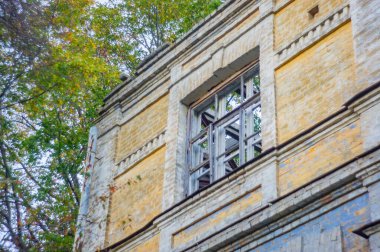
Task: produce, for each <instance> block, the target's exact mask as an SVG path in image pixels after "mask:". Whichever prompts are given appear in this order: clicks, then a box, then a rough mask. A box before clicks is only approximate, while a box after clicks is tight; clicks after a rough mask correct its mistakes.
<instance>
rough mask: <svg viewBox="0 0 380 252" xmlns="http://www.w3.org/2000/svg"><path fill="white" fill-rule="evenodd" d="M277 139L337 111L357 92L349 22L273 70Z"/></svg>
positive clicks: (296, 131)
mask: <svg viewBox="0 0 380 252" xmlns="http://www.w3.org/2000/svg"><path fill="white" fill-rule="evenodd" d="M275 76H276V97H277V116H278V118H277V128H278V140H279V143H282V142H284V141H286V140H288V139H290V138H291V137H293V136H294V135H296V134H298V133H300V132H301V131H303V130H305V129H308V128H310V127H311V126H313V125H314V124H316V123H318V122H320V121H321V120H323V119H324V118H326V117H327V116H329V115H331V114H333V113H334V112H336V111H337V110H339V109H340V108H341V106H342V104H343V103H344V102H345V101H347V100H348V99H349V98H350V96H349V95H347V94H355V93H357V92H358V91H359V87H357V86H356V85H355V64H354V56H353V45H352V30H351V23H347V24H345V25H344V26H342V27H341V28H339V29H338V30H336V31H335V32H334V33H332V34H330V35H329V36H328V37H326V38H324V39H323V40H321V41H319V42H318V43H317V44H316V45H314V46H313V47H311V48H310V49H308V50H307V51H305V52H303V53H302V54H300V55H299V56H297V57H296V58H295V59H293V60H292V61H290V62H289V63H287V64H285V65H284V66H282V67H281V68H279V69H278V70H276V72H275Z"/></svg>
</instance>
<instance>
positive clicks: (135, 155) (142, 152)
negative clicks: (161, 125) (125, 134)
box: [114, 130, 166, 177]
mask: <svg viewBox="0 0 380 252" xmlns="http://www.w3.org/2000/svg"><path fill="white" fill-rule="evenodd" d="M165 133H166V130H164V131H162V132H161V133H159V134H158V135H157V136H155V137H154V138H152V139H150V140H149V141H148V142H146V143H145V144H144V145H143V146H141V147H140V148H138V149H137V150H136V151H134V152H132V153H131V154H129V155H128V156H127V157H126V158H124V159H122V160H121V161H120V162H118V163H117V164H116V168H115V171H114V177H117V176H119V175H121V174H122V173H124V172H125V171H127V170H128V169H129V168H130V167H132V166H133V165H135V164H136V163H138V162H140V161H141V160H142V159H144V158H145V157H147V156H148V155H149V154H151V153H152V152H154V151H155V150H157V149H158V148H160V147H161V146H163V145H164V144H165Z"/></svg>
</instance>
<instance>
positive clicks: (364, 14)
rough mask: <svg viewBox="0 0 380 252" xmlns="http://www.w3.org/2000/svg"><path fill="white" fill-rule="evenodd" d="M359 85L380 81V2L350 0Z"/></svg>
mask: <svg viewBox="0 0 380 252" xmlns="http://www.w3.org/2000/svg"><path fill="white" fill-rule="evenodd" d="M350 5H351V8H350V9H351V20H352V32H353V38H354V52H355V60H356V64H357V68H356V78H357V82H358V85H360V86H362V87H366V86H368V85H371V84H373V83H376V82H378V81H380V43H379V41H380V28H379V27H380V1H378V0H350Z"/></svg>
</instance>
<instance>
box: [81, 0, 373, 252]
mask: <svg viewBox="0 0 380 252" xmlns="http://www.w3.org/2000/svg"><path fill="white" fill-rule="evenodd" d="M379 10H380V0H257V1H254V0H230V1H226V3H225V4H224V5H223V6H221V7H220V8H219V9H218V10H217V11H216V12H215V13H213V14H212V15H210V16H209V17H208V18H206V19H205V20H203V22H201V23H200V24H199V25H197V26H196V27H194V28H193V29H192V30H191V31H189V32H188V33H187V34H186V35H185V36H184V37H183V38H181V39H180V40H178V41H177V42H176V43H175V44H173V45H166V46H163V47H162V48H160V49H159V50H158V51H157V52H156V53H155V54H154V55H151V56H150V57H149V58H148V59H147V60H146V61H145V62H143V63H142V64H141V65H140V67H139V69H138V75H137V77H136V78H134V79H129V80H126V81H124V83H122V84H121V85H120V86H118V87H117V88H116V89H115V90H113V92H112V93H110V94H109V95H108V97H107V98H106V99H105V105H104V107H103V109H102V110H101V112H100V115H99V119H98V120H97V123H96V126H95V127H93V128H92V129H91V134H90V143H89V152H88V158H87V164H88V172H89V177H88V179H87V182H86V186H85V190H84V192H83V196H82V202H81V208H80V216H79V220H78V225H79V226H78V232H77V238H76V248H77V249H78V250H79V249H82V250H83V251H95V250H97V249H99V250H104V251H161V252H167V251H178V252H179V251H292V252H293V251H294V252H298V251H329V252H330V251H380V227H379V226H380V224H379V223H380V149H379V144H380V99H379V98H380V85H379V83H380V12H379Z"/></svg>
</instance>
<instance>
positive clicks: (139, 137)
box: [116, 95, 168, 162]
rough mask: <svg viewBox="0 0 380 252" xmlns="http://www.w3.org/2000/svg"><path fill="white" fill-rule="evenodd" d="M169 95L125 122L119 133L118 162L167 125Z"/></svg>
mask: <svg viewBox="0 0 380 252" xmlns="http://www.w3.org/2000/svg"><path fill="white" fill-rule="evenodd" d="M167 111H168V96H167V95H165V96H163V97H161V98H160V99H159V100H157V101H156V102H155V103H153V104H152V105H151V106H149V107H147V108H146V109H145V110H143V111H142V112H141V113H139V114H138V115H137V116H135V117H134V118H132V119H131V120H130V121H128V122H127V123H126V124H124V125H123V126H122V127H121V129H120V133H119V137H118V145H117V158H116V162H118V161H120V160H121V159H123V158H125V157H126V156H128V155H129V154H131V153H132V152H134V151H135V150H137V149H138V148H140V147H142V146H143V145H144V144H145V143H146V142H148V141H149V140H151V139H152V138H153V137H155V136H157V135H158V134H159V133H161V132H162V131H163V130H164V129H165V127H166V121H167Z"/></svg>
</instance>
